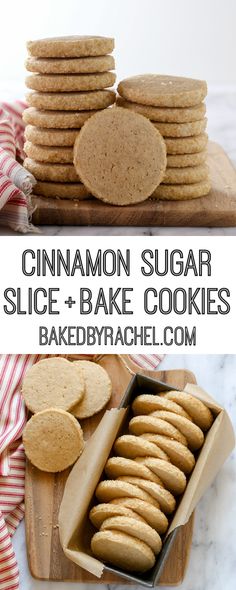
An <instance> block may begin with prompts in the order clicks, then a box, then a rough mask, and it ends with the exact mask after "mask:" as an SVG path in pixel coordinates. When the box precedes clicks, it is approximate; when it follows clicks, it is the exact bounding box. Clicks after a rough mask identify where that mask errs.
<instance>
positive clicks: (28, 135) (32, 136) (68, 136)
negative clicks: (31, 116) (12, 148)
mask: <svg viewBox="0 0 236 590" xmlns="http://www.w3.org/2000/svg"><path fill="white" fill-rule="evenodd" d="M78 133H79V131H78V129H44V128H43V127H35V126H34V125H27V126H26V128H25V139H26V140H28V141H31V142H32V143H34V144H37V145H44V146H50V147H51V146H69V147H72V146H73V145H74V143H75V140H76V137H77V135H78Z"/></svg>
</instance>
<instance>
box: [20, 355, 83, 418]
mask: <svg viewBox="0 0 236 590" xmlns="http://www.w3.org/2000/svg"><path fill="white" fill-rule="evenodd" d="M83 395H84V377H83V374H82V372H79V371H78V370H76V369H75V367H73V363H70V362H69V361H67V360H66V359H64V358H62V357H51V358H47V359H43V360H41V361H39V362H38V363H35V365H33V366H32V367H31V368H30V369H29V370H28V371H27V373H26V375H25V377H24V379H23V383H22V396H23V398H24V401H25V404H26V406H27V408H29V410H30V411H31V412H32V413H36V412H40V410H45V409H47V408H60V409H61V410H70V409H71V408H73V406H74V405H75V404H76V403H77V402H79V401H80V400H81V399H82V397H83Z"/></svg>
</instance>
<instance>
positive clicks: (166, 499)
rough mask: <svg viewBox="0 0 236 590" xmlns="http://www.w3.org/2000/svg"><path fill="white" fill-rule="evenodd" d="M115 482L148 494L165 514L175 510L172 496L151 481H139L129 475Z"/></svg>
mask: <svg viewBox="0 0 236 590" xmlns="http://www.w3.org/2000/svg"><path fill="white" fill-rule="evenodd" d="M116 481H120V482H122V483H128V484H129V485H132V486H134V487H135V486H137V487H138V488H139V489H141V490H143V491H144V492H145V493H148V494H150V496H152V497H153V498H154V499H155V500H157V502H158V504H159V505H160V508H161V510H162V511H163V512H164V513H165V514H171V513H172V512H173V511H174V509H175V505H176V502H175V499H174V496H173V495H172V494H171V493H170V492H169V491H168V490H166V489H165V488H164V487H163V486H160V485H159V484H157V483H154V482H153V481H149V480H147V479H141V478H140V477H133V476H131V475H121V476H120V477H118V479H117V480H116Z"/></svg>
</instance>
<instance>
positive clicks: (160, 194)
mask: <svg viewBox="0 0 236 590" xmlns="http://www.w3.org/2000/svg"><path fill="white" fill-rule="evenodd" d="M210 190H211V183H210V180H209V179H206V180H201V181H200V182H194V183H192V184H161V185H160V186H158V187H157V188H156V189H155V191H154V193H152V198H153V199H160V200H161V201H165V200H167V201H187V200H188V199H198V198H199V197H205V196H206V195H208V193H209V192H210Z"/></svg>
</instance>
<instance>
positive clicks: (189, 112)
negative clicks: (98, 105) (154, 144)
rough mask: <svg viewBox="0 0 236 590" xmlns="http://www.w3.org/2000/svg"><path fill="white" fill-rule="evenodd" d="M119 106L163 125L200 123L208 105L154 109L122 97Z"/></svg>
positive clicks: (119, 99) (117, 101)
mask: <svg viewBox="0 0 236 590" xmlns="http://www.w3.org/2000/svg"><path fill="white" fill-rule="evenodd" d="M116 103H117V104H118V106H120V107H123V108H125V109H131V110H132V111H135V112H136V113H139V114H140V115H143V116H144V117H147V118H148V119H150V120H151V121H159V122H163V123H188V122H192V121H200V119H203V117H204V115H205V113H206V105H205V104H204V103H203V102H202V103H200V104H199V105H196V106H194V107H187V108H178V107H177V108H173V107H153V106H150V105H146V104H145V105H144V104H138V103H137V102H130V101H129V100H125V99H124V98H122V96H118V97H117V99H116Z"/></svg>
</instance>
